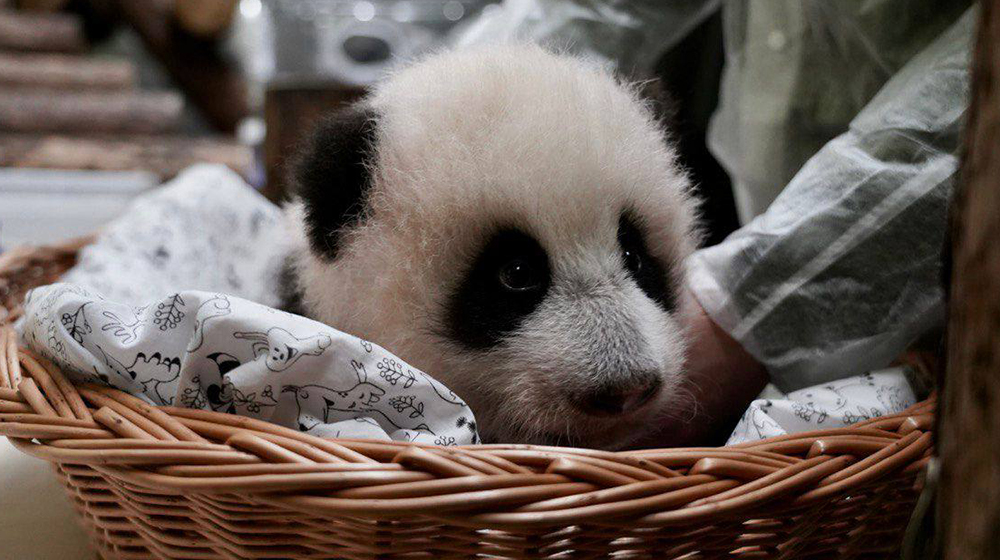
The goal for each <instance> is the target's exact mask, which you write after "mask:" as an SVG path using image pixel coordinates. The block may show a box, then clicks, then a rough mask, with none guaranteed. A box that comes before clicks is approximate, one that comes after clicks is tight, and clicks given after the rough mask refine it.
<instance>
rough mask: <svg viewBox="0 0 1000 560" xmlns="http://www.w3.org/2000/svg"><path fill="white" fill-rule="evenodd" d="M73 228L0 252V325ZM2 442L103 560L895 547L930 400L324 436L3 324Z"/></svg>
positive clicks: (693, 554)
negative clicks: (576, 436) (786, 416)
mask: <svg viewBox="0 0 1000 560" xmlns="http://www.w3.org/2000/svg"><path fill="white" fill-rule="evenodd" d="M85 242H86V240H79V241H75V242H73V243H70V244H67V245H65V246H61V247H47V248H40V249H31V250H20V251H16V252H11V253H7V254H5V255H0V304H3V305H6V307H7V309H9V310H10V311H9V312H4V310H3V305H0V323H3V322H4V319H3V318H2V317H4V316H6V317H7V320H8V321H9V320H11V319H12V318H13V317H16V315H17V313H18V312H19V311H18V310H17V309H18V307H19V302H20V301H21V300H22V298H23V295H24V292H25V291H26V290H28V289H29V288H30V287H32V286H35V285H40V284H43V283H46V282H50V281H52V280H54V279H55V278H57V277H58V276H59V274H61V272H62V271H64V270H65V269H66V268H67V267H68V266H71V265H72V263H73V260H74V257H75V254H76V251H77V250H78V249H79V247H80V246H81V245H82V244H83V243H85ZM0 386H2V388H0V434H3V435H5V436H7V437H8V438H10V441H11V442H12V443H13V444H14V445H15V446H16V447H17V448H18V449H20V450H21V451H23V452H25V453H28V454H30V455H34V456H36V457H40V458H42V459H45V460H47V461H50V462H51V463H53V465H54V466H55V469H56V472H57V474H58V476H59V478H60V479H61V480H62V482H63V484H64V485H65V486H66V489H67V490H68V491H69V495H70V498H71V499H72V500H73V503H74V504H75V505H76V508H77V510H78V511H79V514H80V517H81V518H82V519H83V522H84V525H85V526H86V528H87V529H88V531H89V532H90V535H91V537H92V540H93V543H94V545H95V546H96V547H97V549H98V550H99V551H100V553H101V554H102V555H103V556H105V557H106V558H109V559H110V558H192V559H193V558H420V557H431V558H444V557H461V558H465V557H469V556H476V555H479V556H485V557H502V558H550V557H572V558H601V557H608V556H614V557H619V556H620V557H649V558H677V557H683V558H723V557H725V558H734V557H735V558H888V557H891V556H892V555H894V554H896V553H897V551H898V550H899V547H900V542H901V540H902V536H903V531H904V528H905V526H906V523H907V521H908V519H909V517H910V513H911V511H912V510H913V505H914V503H915V501H916V498H917V495H918V484H917V482H918V475H919V474H920V473H921V472H922V470H923V468H924V466H925V465H926V464H927V462H928V461H929V458H930V454H931V448H932V441H931V440H932V433H931V431H930V430H931V427H932V424H933V412H934V403H933V402H931V401H926V402H923V403H921V404H918V405H916V406H914V407H913V408H911V409H909V410H907V411H906V412H904V413H902V414H899V415H895V416H890V417H884V418H879V419H876V420H873V421H869V422H863V423H860V424H857V425H855V426H852V427H849V428H843V429H836V430H827V431H817V432H810V433H804V434H796V435H790V436H784V437H778V438H772V439H768V440H764V441H760V442H754V443H749V444H743V445H738V446H733V447H724V448H701V449H663V450H647V451H632V452H620V453H611V452H602V451H593V450H583V449H569V448H556V447H535V446H525V445H481V446H472V447H459V448H443V447H434V446H416V445H406V444H400V443H389V442H382V441H371V440H367V441H366V440H352V439H321V438H317V437H314V436H310V435H307V434H303V433H299V432H295V431H293V430H289V429H286V428H282V427H279V426H275V425H272V424H268V423H266V422H261V421H257V420H252V419H248V418H242V417H238V416H232V415H227V414H221V413H214V412H206V411H201V410H187V409H178V408H167V407H159V408H158V407H152V406H149V405H147V404H145V403H143V402H141V401H140V400H138V399H136V398H134V397H131V396H129V395H126V394H124V393H122V392H120V391H116V390H113V389H109V388H107V387H99V386H94V385H76V386H74V385H72V384H71V383H70V382H68V381H67V379H66V377H65V376H64V375H63V374H62V373H61V372H60V371H59V370H58V369H56V368H55V367H54V366H53V365H52V364H51V363H49V362H47V361H46V360H44V359H42V358H40V357H39V356H37V355H35V354H32V353H31V352H29V351H28V350H26V349H23V348H19V347H18V346H17V340H16V338H15V335H14V332H13V330H12V329H10V328H9V327H0Z"/></svg>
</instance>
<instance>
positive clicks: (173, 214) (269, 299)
mask: <svg viewBox="0 0 1000 560" xmlns="http://www.w3.org/2000/svg"><path fill="white" fill-rule="evenodd" d="M281 232H282V229H281V224H280V210H279V209H278V208H277V207H276V206H274V205H273V204H271V203H270V202H268V201H267V200H265V199H264V198H263V197H261V196H260V195H258V194H257V193H256V192H254V191H253V190H252V189H250V188H248V187H247V186H246V185H245V184H244V183H243V181H242V180H241V179H240V178H239V177H238V176H237V175H236V174H234V173H232V172H230V171H229V170H227V169H225V168H223V167H213V166H196V167H194V168H191V169H189V170H188V171H186V172H184V173H183V174H181V175H180V176H178V177H177V178H176V179H175V180H174V181H172V182H171V183H169V184H167V185H165V186H164V187H162V188H160V189H158V190H157V191H155V192H152V193H149V194H147V195H143V196H141V197H139V198H137V199H136V200H135V202H134V203H133V205H132V206H131V208H130V210H129V211H128V212H127V213H126V214H125V215H123V216H122V217H121V218H119V219H118V220H117V221H115V222H114V223H113V224H110V225H109V226H108V227H107V228H106V229H105V230H104V231H103V232H102V233H101V235H100V236H99V237H98V239H97V240H96V242H95V243H94V244H92V245H91V246H89V247H87V248H85V249H84V250H83V251H81V254H80V259H79V262H78V264H77V266H76V267H74V268H73V269H72V270H71V271H70V272H69V273H67V274H66V275H65V276H64V280H65V282H63V283H59V284H53V285H50V286H44V287H41V288H37V289H35V290H33V291H32V292H30V293H29V295H28V298H27V299H26V301H25V306H24V318H23V320H22V321H21V322H20V324H19V327H20V329H21V333H22V338H23V340H24V341H25V342H26V344H27V345H28V346H29V347H30V348H31V349H32V350H35V351H37V352H39V353H41V354H43V355H45V356H46V357H48V358H50V359H52V360H53V361H54V362H55V363H56V364H58V365H59V366H60V367H62V368H63V369H64V370H66V371H67V372H68V374H69V375H70V376H71V377H72V378H73V379H74V380H77V381H90V382H96V383H103V384H106V385H110V386H112V387H115V388H118V389H121V390H122V391H125V392H127V393H130V394H132V395H135V396H137V397H140V398H142V399H144V400H146V401H147V402H150V403H152V404H155V405H173V406H185V407H189V408H199V409H204V410H215V411H222V412H229V413H234V414H240V415H243V416H249V417H253V418H259V419H262V420H267V421H270V422H273V423H276V424H279V425H283V426H287V427H292V428H298V429H300V430H303V431H307V432H309V433H310V434H314V435H319V436H329V437H368V438H381V439H386V438H391V439H393V440H398V441H416V442H423V443H434V444H438V445H457V444H470V443H477V442H478V441H479V438H478V435H477V432H476V422H475V417H474V416H473V414H472V411H471V410H470V409H469V407H468V406H466V404H465V403H464V402H463V401H462V400H461V399H459V398H458V397H457V396H456V395H455V394H454V393H452V392H451V391H450V390H449V389H448V388H447V387H445V386H444V385H442V384H441V383H439V382H437V381H436V380H434V379H433V378H432V377H430V376H429V375H427V374H425V373H424V372H422V371H420V370H418V369H416V368H413V367H411V366H409V365H408V364H406V363H405V362H404V361H403V360H401V359H400V358H398V357H396V356H394V355H392V354H391V353H389V352H387V351H386V350H384V349H382V348H380V347H379V346H377V345H376V344H373V343H371V342H368V341H365V340H361V339H359V338H357V337H354V336H351V335H349V334H346V333H343V332H340V331H338V330H336V329H334V328H332V327H330V326H327V325H323V324H321V323H318V322H316V321H312V320H310V319H307V318H305V317H300V316H297V315H293V314H290V313H286V312H284V311H280V310H278V309H274V308H273V306H274V305H277V304H278V296H277V295H276V294H278V293H279V292H280V290H279V287H280V275H279V274H278V271H279V270H280V264H281V262H282V261H283V259H284V257H285V248H284V246H283V245H282V243H281V242H280V241H279V239H280V238H281ZM251 300H253V301H251Z"/></svg>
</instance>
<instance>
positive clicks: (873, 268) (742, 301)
mask: <svg viewBox="0 0 1000 560" xmlns="http://www.w3.org/2000/svg"><path fill="white" fill-rule="evenodd" d="M975 21H976V12H975V9H970V10H969V11H968V12H966V13H965V14H964V15H963V16H962V17H961V18H960V19H959V20H958V21H957V22H956V23H955V24H954V25H953V26H952V27H951V28H949V29H948V30H947V31H945V32H944V33H942V34H941V35H940V36H939V37H938V38H937V39H936V40H934V42H933V43H931V44H930V45H929V46H928V47H927V48H926V49H925V50H923V51H922V52H921V53H920V54H918V55H917V56H915V57H914V58H913V59H912V60H911V61H910V62H909V63H907V64H906V66H904V67H903V68H902V70H900V71H899V72H898V73H897V74H896V75H895V76H894V77H893V78H892V79H891V80H890V81H889V82H888V83H887V84H886V85H885V86H884V87H883V88H882V89H881V90H880V91H879V93H878V94H877V95H876V96H875V98H874V99H872V101H871V102H870V103H869V104H868V105H867V106H866V107H865V108H864V110H862V111H861V113H859V114H858V115H857V117H855V118H854V120H853V121H852V122H851V124H850V128H849V130H848V131H847V132H846V133H844V134H842V135H840V136H838V137H837V138H835V139H834V140H832V141H830V142H829V143H828V144H826V146H824V147H823V148H822V149H821V150H820V151H819V152H818V153H817V154H816V155H815V156H813V157H812V158H811V159H809V160H808V162H807V163H806V164H805V165H804V166H803V167H802V169H801V170H800V171H799V172H798V173H797V174H796V175H795V177H794V178H793V179H792V181H791V182H790V183H789V184H788V185H787V187H786V188H785V189H784V190H783V191H782V192H781V194H780V195H779V196H778V198H777V199H776V200H775V201H774V202H773V203H772V204H771V206H770V207H769V208H768V210H767V211H766V212H765V213H764V214H762V215H760V216H758V217H757V218H756V219H754V220H753V221H751V222H750V223H749V224H747V225H746V226H744V227H743V228H742V229H740V230H739V231H737V232H736V233H734V234H732V235H731V236H730V237H729V238H727V239H726V240H725V241H724V242H723V243H721V244H719V245H717V246H714V247H709V248H707V249H703V250H701V251H699V252H697V253H696V254H695V255H694V256H693V257H692V258H691V259H690V260H689V262H688V283H689V286H690V288H691V290H692V291H693V292H694V294H695V297H696V298H697V299H698V301H699V302H700V303H701V304H702V306H703V307H704V308H705V310H706V311H707V312H708V314H709V315H710V316H711V317H712V318H713V320H714V321H715V322H716V323H718V324H719V326H721V327H722V328H723V329H725V330H726V331H727V332H728V333H730V334H731V335H732V336H733V338H735V339H736V340H737V341H739V342H740V343H741V344H742V345H743V347H744V348H745V349H746V350H747V351H748V352H750V353H751V354H752V355H753V356H754V357H756V358H757V359H758V360H759V361H760V362H761V363H763V364H764V366H765V367H767V369H768V371H769V372H770V374H771V378H772V381H773V382H774V383H775V384H776V385H778V387H779V388H781V389H782V390H784V391H793V390H796V389H799V388H803V387H807V386H811V385H816V384H819V383H824V382H826V381H830V380H833V379H836V378H842V377H847V376H852V375H857V374H860V373H863V372H866V371H869V370H872V369H877V368H879V367H882V366H885V365H886V364H888V363H889V362H890V361H891V360H892V359H894V358H895V357H897V356H898V355H899V354H900V353H901V352H902V351H903V350H905V348H906V347H907V346H908V345H909V344H910V343H912V342H913V340H914V339H915V338H917V337H918V336H919V335H920V334H922V333H923V332H925V331H926V330H927V329H929V328H930V327H932V326H934V325H936V324H940V323H941V322H942V320H943V313H944V304H943V291H942V287H941V273H942V271H941V254H942V250H943V247H944V243H945V239H946V223H947V208H948V203H949V199H950V195H951V190H952V186H953V184H954V181H955V179H956V174H957V168H958V157H957V154H958V152H959V145H960V137H961V134H960V131H961V127H962V122H963V118H964V116H965V113H966V108H967V106H968V102H967V98H968V89H969V58H970V55H969V53H970V50H971V45H970V43H971V38H972V37H973V35H974V33H973V31H974V27H975Z"/></svg>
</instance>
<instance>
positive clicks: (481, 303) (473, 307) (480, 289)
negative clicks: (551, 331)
mask: <svg viewBox="0 0 1000 560" xmlns="http://www.w3.org/2000/svg"><path fill="white" fill-rule="evenodd" d="M462 274H463V276H462V278H461V279H460V280H459V282H458V285H457V286H456V289H455V291H454V292H453V293H452V294H451V295H450V297H449V298H448V300H447V303H446V308H445V315H444V318H443V321H442V326H443V327H444V329H443V334H444V335H445V336H447V337H448V338H450V339H452V340H454V341H456V342H459V343H460V344H462V345H464V346H466V347H468V348H473V349H480V350H485V349H489V348H492V347H494V346H496V345H498V344H500V343H502V342H503V340H504V338H505V337H507V336H508V335H510V334H511V333H513V332H514V331H516V330H517V329H518V328H519V327H520V325H521V324H522V322H523V321H524V319H525V318H526V317H527V316H528V315H530V314H531V313H532V312H534V311H535V309H536V308H537V307H538V305H539V304H540V303H541V302H542V300H544V299H545V295H546V293H547V292H548V289H549V286H550V285H551V283H552V269H551V267H550V265H549V257H548V254H547V253H546V252H545V249H543V248H542V246H541V244H540V243H539V242H538V240H537V239H535V238H534V237H533V236H531V235H530V234H528V233H527V232H525V231H522V230H520V229H517V228H503V229H500V230H498V231H496V232H494V233H493V234H492V235H491V236H490V237H489V238H487V239H486V240H485V243H484V244H483V246H482V247H481V248H480V249H479V251H478V253H477V254H476V255H475V256H474V257H473V258H472V262H471V263H470V266H469V267H468V268H467V269H466V270H465V271H464V272H463V273H462Z"/></svg>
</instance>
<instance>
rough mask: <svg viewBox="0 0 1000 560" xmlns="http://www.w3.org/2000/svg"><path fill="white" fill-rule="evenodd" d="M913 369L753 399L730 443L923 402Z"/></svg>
mask: <svg viewBox="0 0 1000 560" xmlns="http://www.w3.org/2000/svg"><path fill="white" fill-rule="evenodd" d="M910 375H912V372H911V371H910V370H909V369H908V368H906V367H894V368H889V369H884V370H880V371H873V372H871V373H866V374H865V375H859V376H857V377H848V378H846V379H839V380H837V381H833V382H831V383H825V384H823V385H816V386H815V387H807V388H805V389H800V390H798V391H793V392H791V393H788V394H781V393H779V392H778V391H776V390H775V391H774V393H775V394H773V395H770V396H771V397H772V398H758V399H757V400H755V401H753V402H752V403H750V407H749V408H747V411H746V412H745V413H744V414H743V417H742V418H741V419H740V422H739V424H738V425H737V426H736V429H735V430H733V434H732V436H730V438H729V444H736V443H743V442H747V441H756V440H760V439H764V438H769V437H774V436H783V435H785V434H794V433H800V432H808V431H812V430H827V429H832V428H842V427H844V426H849V425H851V424H855V423H857V422H861V421H863V420H871V419H872V418H878V417H880V416H885V415H888V414H895V413H897V412H901V411H903V410H904V409H906V408H909V407H910V406H913V405H914V404H916V403H917V396H916V394H915V393H914V391H913V385H912V384H911V383H910V381H909V377H910ZM765 393H767V391H765ZM765 396H768V395H766V394H765V395H761V397H765Z"/></svg>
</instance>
